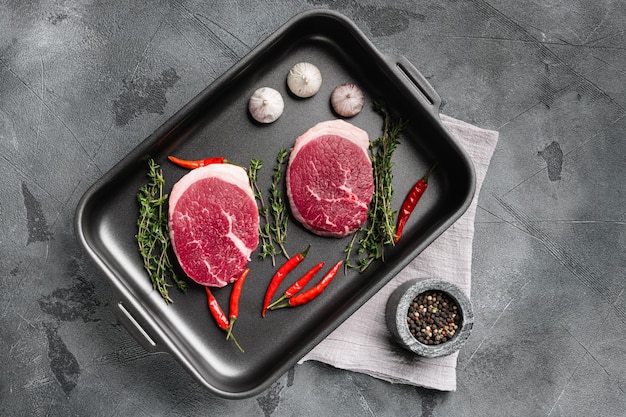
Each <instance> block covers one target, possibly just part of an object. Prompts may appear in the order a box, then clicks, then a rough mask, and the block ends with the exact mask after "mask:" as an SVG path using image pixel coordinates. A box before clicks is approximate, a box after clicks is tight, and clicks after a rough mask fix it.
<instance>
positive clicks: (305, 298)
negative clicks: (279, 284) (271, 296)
mask: <svg viewBox="0 0 626 417" xmlns="http://www.w3.org/2000/svg"><path fill="white" fill-rule="evenodd" d="M342 263H343V260H341V261H339V262H337V263H336V264H335V266H333V267H332V268H331V269H330V271H328V272H327V273H326V275H324V278H322V279H321V280H320V282H318V283H317V284H315V286H314V287H312V288H310V289H308V290H306V291H305V292H303V293H301V294H298V295H295V296H293V297H291V298H290V299H289V300H288V301H287V302H286V303H284V304H280V305H277V306H275V307H274V310H276V309H279V308H284V307H297V306H301V305H303V304H306V303H308V302H309V301H312V300H314V299H315V298H316V297H317V296H318V295H320V294H321V293H322V292H323V291H324V290H325V289H326V287H328V284H330V282H331V281H332V280H333V278H335V276H336V275H337V271H339V268H340V267H341V264H342Z"/></svg>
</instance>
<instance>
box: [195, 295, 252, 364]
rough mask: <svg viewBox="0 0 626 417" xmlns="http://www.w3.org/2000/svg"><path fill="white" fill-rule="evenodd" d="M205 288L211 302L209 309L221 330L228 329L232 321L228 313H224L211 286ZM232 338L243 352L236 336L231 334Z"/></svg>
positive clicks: (209, 302)
mask: <svg viewBox="0 0 626 417" xmlns="http://www.w3.org/2000/svg"><path fill="white" fill-rule="evenodd" d="M204 288H205V290H206V295H207V302H208V304H209V311H210V312H211V315H212V316H213V318H214V319H215V322H216V323H217V326H218V327H219V328H220V329H221V330H224V331H227V330H228V328H229V327H230V322H229V321H228V317H226V313H224V310H222V308H221V307H220V305H219V303H218V302H217V299H216V298H215V296H214V295H213V293H212V292H211V290H210V289H209V287H204ZM231 338H232V339H233V342H234V343H235V345H236V346H237V347H238V348H239V350H240V351H242V352H243V349H242V347H241V346H240V345H239V342H237V339H235V336H233V335H231Z"/></svg>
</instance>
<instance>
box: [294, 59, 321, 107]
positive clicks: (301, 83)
mask: <svg viewBox="0 0 626 417" xmlns="http://www.w3.org/2000/svg"><path fill="white" fill-rule="evenodd" d="M321 86H322V73H321V72H320V70H319V68H317V67H316V66H315V65H313V64H311V63H309V62H299V63H297V64H296V65H294V66H293V67H291V69H290V70H289V74H287V87H289V90H290V91H291V92H292V93H293V94H294V95H296V96H298V97H301V98H307V97H311V96H314V95H315V94H316V93H317V92H318V91H319V90H320V87H321Z"/></svg>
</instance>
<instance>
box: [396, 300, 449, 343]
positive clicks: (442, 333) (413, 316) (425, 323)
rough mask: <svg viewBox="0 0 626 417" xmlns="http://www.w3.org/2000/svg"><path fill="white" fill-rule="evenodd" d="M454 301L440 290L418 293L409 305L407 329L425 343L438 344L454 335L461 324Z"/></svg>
mask: <svg viewBox="0 0 626 417" xmlns="http://www.w3.org/2000/svg"><path fill="white" fill-rule="evenodd" d="M457 311H458V306H457V304H456V301H455V300H454V299H453V298H452V297H450V296H449V295H448V294H447V293H445V292H441V291H426V292H423V293H421V294H418V295H417V296H416V297H415V298H414V299H413V301H412V302H411V303H410V305H409V311H408V312H407V324H408V326H409V331H410V332H411V334H412V335H413V337H415V338H416V339H417V340H418V341H419V342H421V343H423V344H425V345H438V344H441V343H445V342H447V341H448V340H450V339H452V338H453V337H454V334H455V333H456V330H457V329H458V328H459V326H460V325H461V317H460V315H459V314H457Z"/></svg>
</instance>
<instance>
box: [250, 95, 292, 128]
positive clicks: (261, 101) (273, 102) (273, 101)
mask: <svg viewBox="0 0 626 417" xmlns="http://www.w3.org/2000/svg"><path fill="white" fill-rule="evenodd" d="M284 109H285V102H284V101H283V96H281V95H280V93H279V92H278V91H276V90H274V89H273V88H270V87H261V88H259V89H257V90H256V91H255V92H254V93H252V95H251V96H250V100H249V101H248V111H249V112H250V115H251V116H252V117H253V118H254V120H256V121H257V122H260V123H272V122H273V121H275V120H276V119H278V118H279V117H280V115H281V114H283V110H284Z"/></svg>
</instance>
